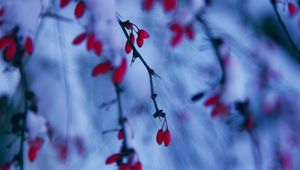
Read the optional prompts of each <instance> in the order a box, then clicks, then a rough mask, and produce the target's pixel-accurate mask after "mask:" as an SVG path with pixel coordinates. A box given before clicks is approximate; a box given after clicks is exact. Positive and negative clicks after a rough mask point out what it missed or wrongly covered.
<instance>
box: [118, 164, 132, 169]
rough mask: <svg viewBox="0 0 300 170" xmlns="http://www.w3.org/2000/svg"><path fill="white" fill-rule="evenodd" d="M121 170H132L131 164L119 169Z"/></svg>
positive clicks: (123, 165)
mask: <svg viewBox="0 0 300 170" xmlns="http://www.w3.org/2000/svg"><path fill="white" fill-rule="evenodd" d="M119 170H130V165H129V164H122V165H121V166H120V167H119Z"/></svg>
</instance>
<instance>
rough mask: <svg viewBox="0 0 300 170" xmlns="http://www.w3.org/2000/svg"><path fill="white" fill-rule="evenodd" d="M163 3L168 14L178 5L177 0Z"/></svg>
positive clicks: (163, 0)
mask: <svg viewBox="0 0 300 170" xmlns="http://www.w3.org/2000/svg"><path fill="white" fill-rule="evenodd" d="M162 3H163V6H164V10H165V11H166V12H169V11H171V10H173V9H175V8H176V4H177V2H176V0H162Z"/></svg>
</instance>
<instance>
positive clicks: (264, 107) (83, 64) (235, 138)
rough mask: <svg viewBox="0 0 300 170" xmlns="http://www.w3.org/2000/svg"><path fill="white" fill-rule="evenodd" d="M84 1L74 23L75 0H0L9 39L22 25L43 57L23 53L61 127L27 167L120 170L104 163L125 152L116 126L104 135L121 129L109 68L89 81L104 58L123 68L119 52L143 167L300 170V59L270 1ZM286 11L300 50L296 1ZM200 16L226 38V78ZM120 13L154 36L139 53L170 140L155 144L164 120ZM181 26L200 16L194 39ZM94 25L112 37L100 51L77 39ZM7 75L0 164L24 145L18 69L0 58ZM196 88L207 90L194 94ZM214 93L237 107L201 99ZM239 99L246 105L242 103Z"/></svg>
mask: <svg viewBox="0 0 300 170" xmlns="http://www.w3.org/2000/svg"><path fill="white" fill-rule="evenodd" d="M84 2H85V3H86V4H87V9H88V11H86V13H85V14H84V16H83V17H82V18H80V19H76V18H75V17H74V8H75V6H76V4H77V1H71V2H70V3H69V4H68V5H67V6H66V7H64V8H60V7H59V1H50V0H28V2H25V1H22V0H11V1H5V0H1V1H0V4H1V6H2V7H4V9H5V12H4V16H3V17H2V18H3V21H4V22H3V25H2V26H1V37H2V36H4V35H6V33H7V32H9V30H11V29H12V27H13V26H16V25H18V26H19V27H20V33H19V35H20V36H25V35H31V36H32V37H33V39H34V53H33V55H32V56H29V57H27V58H25V59H24V67H25V74H26V78H27V81H28V85H29V87H28V88H29V89H30V90H31V91H33V92H34V94H35V95H36V98H37V105H38V114H39V115H41V116H43V117H44V118H45V120H47V122H49V124H50V125H51V127H52V130H53V133H52V135H51V137H45V143H44V144H43V147H42V148H41V150H40V151H39V153H38V156H37V158H36V160H35V161H34V162H30V161H28V159H27V151H28V148H29V147H28V145H25V149H24V150H25V151H24V161H25V162H24V164H25V169H30V170H40V169H43V170H50V169H55V170H60V169H72V170H83V169H86V170H96V169H98V170H99V169H100V170H102V169H107V170H110V169H111V170H113V169H117V166H115V165H106V164H105V160H106V158H107V157H108V156H110V155H111V154H113V153H116V152H119V149H120V146H121V141H119V140H117V132H111V133H103V132H104V131H107V130H111V129H118V128H120V127H119V124H118V110H117V103H116V93H115V90H114V86H113V83H112V81H111V76H112V74H111V73H108V74H105V75H100V76H98V77H92V76H91V72H92V69H93V68H94V67H95V66H96V65H97V64H98V63H100V62H103V61H105V60H110V61H111V62H112V63H115V64H114V65H118V63H119V62H120V58H122V57H126V59H127V62H128V69H127V72H126V75H125V77H124V80H123V82H122V84H121V87H122V89H123V90H124V91H123V93H122V94H121V100H122V108H123V112H124V115H125V116H126V117H127V119H128V123H127V124H126V132H127V136H128V141H129V144H130V146H132V147H133V148H135V150H136V152H137V154H138V157H139V160H140V161H141V162H142V164H143V169H145V170H150V169H154V170H229V169H233V170H241V169H243V170H254V169H257V170H277V169H278V170H279V169H291V170H292V169H293V170H297V169H300V161H299V160H300V155H299V154H300V146H299V139H300V138H299V137H300V136H299V130H300V126H299V123H300V119H299V113H300V112H299V111H300V105H299V101H298V99H299V97H300V96H299V95H300V86H299V85H300V82H299V78H298V76H299V73H300V67H299V61H300V56H298V55H297V54H296V53H295V51H294V49H293V48H292V47H291V45H290V42H289V41H288V39H287V37H286V35H285V33H284V31H283V30H282V27H281V25H280V24H279V22H278V19H277V17H276V15H275V12H274V9H273V7H272V3H271V2H270V0H262V1H257V0H244V1H240V0H226V1H223V0H212V1H211V2H210V1H204V0H177V6H176V8H175V9H174V10H173V11H171V12H166V11H164V8H163V6H162V5H161V1H158V0H156V1H154V5H153V7H152V9H151V10H144V9H143V1H142V0H111V1H104V0H98V1H97V0H86V1H84ZM289 2H293V3H295V4H297V2H294V1H289ZM277 9H278V11H279V13H280V15H281V17H282V19H283V21H284V23H285V24H286V26H287V29H288V31H289V33H290V34H291V37H292V39H293V40H294V41H295V43H296V44H297V45H298V44H299V42H300V38H299V37H300V35H299V23H300V22H299V21H300V16H299V15H297V14H296V15H295V16H291V15H290V13H289V9H288V2H287V1H283V2H280V3H278V4H277ZM199 11H204V12H202V15H201V16H202V17H203V18H204V19H205V21H206V24H207V25H208V26H209V30H210V31H211V33H212V34H213V36H215V37H218V38H220V39H222V41H223V42H222V48H221V47H220V49H219V50H220V51H221V53H222V54H224V56H223V57H224V58H223V59H224V60H226V61H225V62H224V63H225V64H224V67H225V73H224V74H226V82H225V83H223V84H220V83H219V80H220V77H221V76H222V74H223V73H222V69H221V67H220V63H219V61H218V58H217V56H216V55H215V51H214V46H213V44H212V43H211V41H210V38H209V37H208V35H207V32H205V30H204V29H203V28H204V27H203V24H201V22H199V21H198V20H197V18H196V15H197V13H198V12H199ZM41 14H45V15H41ZM46 14H49V15H46ZM50 14H56V15H54V16H53V15H50ZM116 16H118V17H119V18H120V19H121V20H122V21H126V20H130V22H132V23H134V24H136V25H137V26H138V27H139V28H141V29H144V30H146V31H147V32H148V33H149V34H150V38H148V39H146V40H145V42H144V45H143V47H142V48H138V47H137V49H138V51H139V52H140V53H141V55H142V56H143V58H144V59H145V60H146V62H147V63H148V64H149V66H150V67H151V68H153V69H154V70H155V72H156V73H157V74H158V75H159V77H160V78H154V88H155V92H156V93H157V95H158V97H157V102H158V105H159V107H160V108H161V109H163V110H164V112H165V113H166V115H167V120H168V127H169V130H170V132H171V136H172V140H171V144H170V145H169V146H168V147H165V146H164V145H158V144H157V143H156V133H157V131H158V129H160V128H161V126H162V123H163V121H160V120H159V119H154V118H153V114H154V113H155V109H154V107H153V103H152V101H151V97H150V86H149V76H148V73H147V70H146V69H145V67H144V65H143V64H142V62H141V61H140V60H138V59H137V60H136V61H135V62H134V63H132V64H130V62H131V57H132V53H130V54H125V51H124V46H125V43H126V37H125V35H124V34H123V32H122V29H121V27H120V26H119V25H118V23H117V19H116ZM174 22H176V23H181V24H183V25H184V24H185V23H191V24H192V26H193V30H194V32H195V38H194V39H193V40H188V38H183V39H182V41H181V42H180V43H179V44H178V45H177V46H176V47H173V46H172V45H171V44H170V40H171V39H172V37H173V36H174V34H173V32H172V31H171V30H170V29H169V26H170V23H174ZM91 30H92V31H94V32H95V33H96V34H97V37H99V38H100V39H101V40H102V42H103V44H104V47H103V53H102V55H101V57H97V56H96V55H95V54H94V53H92V52H88V51H87V50H86V47H85V44H80V45H78V46H74V45H72V41H73V39H74V38H75V37H76V36H77V35H79V34H80V33H82V32H84V31H91ZM0 70H1V72H0V96H1V97H0V165H4V164H5V162H8V161H10V160H12V159H13V157H14V155H15V154H16V153H17V152H18V151H19V147H20V146H19V142H18V137H16V136H15V135H12V134H11V133H10V130H11V128H12V125H11V121H10V120H11V118H12V116H13V115H14V114H16V113H18V112H20V109H22V105H23V104H22V103H23V102H24V101H23V99H22V93H23V92H22V88H21V84H20V80H21V76H20V73H19V70H18V69H16V68H14V67H13V66H11V65H10V64H9V63H8V62H6V61H5V60H4V59H3V57H1V62H0ZM199 93H200V94H203V97H202V98H201V99H199V100H196V101H192V97H193V96H194V95H196V94H199ZM214 94H219V95H221V96H222V97H221V98H222V103H223V104H224V105H226V106H228V107H229V108H230V109H229V112H228V113H227V114H226V115H221V116H212V115H211V112H212V108H211V107H206V106H204V104H203V103H204V102H205V101H207V99H208V98H209V97H210V96H212V95H214ZM238 103H243V104H245V103H248V105H247V107H246V109H245V107H244V105H243V107H242V109H241V108H240V107H237V106H238ZM240 105H242V104H240ZM243 111H244V112H247V113H241V112H243ZM245 115H246V116H245ZM249 118H251V124H250V125H249V124H247V123H249V122H248V120H250V119H249ZM26 143H27V142H26ZM63 144H67V148H68V149H67V150H68V151H67V153H66V155H67V156H64V152H63V149H62V148H64V147H65V145H63ZM0 169H1V168H0Z"/></svg>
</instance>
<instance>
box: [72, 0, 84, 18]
mask: <svg viewBox="0 0 300 170" xmlns="http://www.w3.org/2000/svg"><path fill="white" fill-rule="evenodd" d="M85 8H86V7H85V4H84V2H83V1H79V2H78V3H77V5H76V7H75V11H74V15H75V17H76V18H80V17H82V16H83V14H84V12H85Z"/></svg>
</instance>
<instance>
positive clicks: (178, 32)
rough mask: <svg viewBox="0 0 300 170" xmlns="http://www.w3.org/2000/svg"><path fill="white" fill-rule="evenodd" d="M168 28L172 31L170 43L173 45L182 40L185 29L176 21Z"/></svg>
mask: <svg viewBox="0 0 300 170" xmlns="http://www.w3.org/2000/svg"><path fill="white" fill-rule="evenodd" d="M169 28H170V30H171V31H173V32H174V35H173V37H172V39H171V45H172V46H173V47H175V46H176V45H178V44H179V42H180V41H182V39H183V36H184V31H185V29H184V28H183V27H182V26H181V25H180V24H178V23H172V24H171V25H170V27H169Z"/></svg>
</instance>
